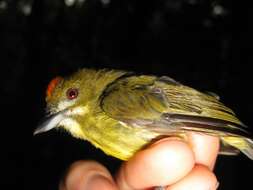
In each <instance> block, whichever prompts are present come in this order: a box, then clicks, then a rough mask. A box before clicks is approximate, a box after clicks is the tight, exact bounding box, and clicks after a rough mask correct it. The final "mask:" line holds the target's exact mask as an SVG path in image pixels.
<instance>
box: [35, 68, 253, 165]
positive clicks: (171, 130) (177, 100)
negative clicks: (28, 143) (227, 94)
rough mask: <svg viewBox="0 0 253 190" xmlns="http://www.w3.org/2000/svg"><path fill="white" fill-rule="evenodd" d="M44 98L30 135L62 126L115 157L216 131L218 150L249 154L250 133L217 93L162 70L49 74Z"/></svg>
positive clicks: (85, 70)
mask: <svg viewBox="0 0 253 190" xmlns="http://www.w3.org/2000/svg"><path fill="white" fill-rule="evenodd" d="M46 104H47V106H46V113H47V115H46V117H45V118H44V120H43V121H42V122H41V124H40V125H39V126H38V127H37V128H36V129H35V131H34V135H36V134H39V133H42V132H46V131H49V130H51V129H54V128H56V129H57V128H58V129H59V128H64V129H65V130H66V131H67V132H69V133H70V134H71V135H72V136H73V137H75V138H78V139H82V140H87V141H89V142H90V143H91V144H92V145H94V146H95V147H97V148H99V149H101V150H102V151H103V152H104V153H106V154H107V155H110V156H113V157H116V158H118V159H121V160H129V159H130V158H131V157H132V156H133V155H134V154H135V153H136V152H138V151H139V150H142V149H144V148H145V147H147V146H149V145H150V144H152V143H153V142H155V141H156V140H159V139H161V138H164V137H177V138H180V139H183V140H184V141H187V133H188V132H195V133H199V134H205V135H211V136H216V137H218V138H219V139H220V143H221V146H220V151H219V153H220V154H223V155H237V154H238V153H239V152H242V153H244V154H245V155H246V156H247V157H249V158H250V159H251V160H253V138H252V134H251V133H250V132H249V129H248V127H247V126H246V125H245V124H243V123H242V122H241V121H240V120H239V119H238V118H237V116H236V115H235V113H234V112H233V111H232V110H231V109H230V108H228V107H227V106H225V105H224V104H223V103H221V101H220V98H219V96H218V95H216V94H214V93H208V92H200V91H198V90H196V89H194V88H192V87H189V86H186V85H184V84H182V83H180V82H178V81H176V80H174V79H173V78H170V77H168V76H156V75H145V74H136V73H134V72H131V71H123V70H114V69H91V68H89V69H88V68H83V69H79V70H78V71H76V72H75V73H73V74H71V75H69V76H66V77H61V76H57V77H55V78H54V79H52V80H51V81H50V83H49V85H48V87H47V90H46Z"/></svg>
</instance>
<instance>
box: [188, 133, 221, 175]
mask: <svg viewBox="0 0 253 190" xmlns="http://www.w3.org/2000/svg"><path fill="white" fill-rule="evenodd" d="M188 137H189V138H188V139H189V144H190V146H191V147H192V150H193V152H194V155H195V160H196V163H198V164H203V165H206V166H207V167H209V169H211V170H213V168H214V165H215V161H216V158H217V155H218V152H219V148H220V145H219V138H218V137H215V136H210V135H205V134H198V133H192V132H191V133H188Z"/></svg>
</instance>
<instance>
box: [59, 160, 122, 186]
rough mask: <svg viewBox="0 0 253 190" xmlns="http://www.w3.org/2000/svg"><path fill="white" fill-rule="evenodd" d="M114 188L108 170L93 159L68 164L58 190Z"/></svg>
mask: <svg viewBox="0 0 253 190" xmlns="http://www.w3.org/2000/svg"><path fill="white" fill-rule="evenodd" d="M96 189H101V190H116V189H117V188H116V185H115V183H114V181H113V179H112V176H111V175H110V173H109V172H108V170H107V169H106V168H105V167H104V166H102V165H101V164H99V163H97V162H94V161H78V162H75V163H74V164H72V165H71V166H70V169H69V171H68V173H67V175H66V177H65V180H64V181H63V182H62V183H61V185H60V190H96Z"/></svg>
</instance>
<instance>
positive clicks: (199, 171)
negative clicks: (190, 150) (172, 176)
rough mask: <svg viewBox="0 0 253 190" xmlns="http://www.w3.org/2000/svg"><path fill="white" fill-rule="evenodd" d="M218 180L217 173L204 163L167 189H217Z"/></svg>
mask: <svg viewBox="0 0 253 190" xmlns="http://www.w3.org/2000/svg"><path fill="white" fill-rule="evenodd" d="M218 184H219V183H218V182H217V179H216V177H215V175H214V174H213V173H212V172H211V171H210V170H209V168H207V167H206V166H203V165H196V166H195V167H194V169H193V170H192V171H191V172H190V173H189V174H188V175H187V176H186V177H184V178H183V179H182V180H180V181H179V182H177V183H175V184H173V185H171V186H169V187H168V188H167V190H189V189H194V190H216V189H217V188H218Z"/></svg>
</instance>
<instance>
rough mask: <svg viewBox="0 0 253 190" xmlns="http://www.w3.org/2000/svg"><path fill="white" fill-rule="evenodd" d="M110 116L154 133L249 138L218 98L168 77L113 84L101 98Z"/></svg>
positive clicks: (144, 77)
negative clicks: (222, 134) (174, 131)
mask: <svg viewBox="0 0 253 190" xmlns="http://www.w3.org/2000/svg"><path fill="white" fill-rule="evenodd" d="M101 107H102V109H103V110H104V111H105V113H106V114H107V115H109V116H110V117H112V118H114V119H117V120H120V121H123V122H127V123H131V124H133V125H139V126H141V125H145V126H150V127H152V128H153V129H154V130H161V129H162V128H163V129H164V128H165V130H168V126H170V130H172V127H173V126H175V128H176V129H177V130H178V129H179V128H180V129H182V130H195V131H200V132H202V131H203V132H206V131H209V130H211V131H223V132H227V133H232V134H238V135H246V134H247V133H246V132H245V130H243V129H241V126H243V124H242V123H241V122H240V121H239V120H238V119H237V118H236V116H235V114H234V112H233V111H232V110H231V109H229V108H227V107H226V106H224V105H223V104H222V103H221V102H219V100H218V98H217V96H213V95H209V94H204V93H201V92H199V91H197V90H195V89H193V88H190V87H187V86H184V85H182V84H180V83H178V82H176V81H175V80H173V79H171V78H169V77H160V78H158V77H155V76H145V75H142V76H131V77H126V78H122V79H120V80H117V81H116V82H114V83H112V84H110V85H109V86H108V87H107V88H106V89H105V91H104V93H103V95H102V96H101Z"/></svg>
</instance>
